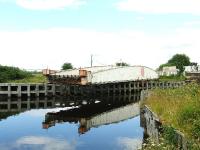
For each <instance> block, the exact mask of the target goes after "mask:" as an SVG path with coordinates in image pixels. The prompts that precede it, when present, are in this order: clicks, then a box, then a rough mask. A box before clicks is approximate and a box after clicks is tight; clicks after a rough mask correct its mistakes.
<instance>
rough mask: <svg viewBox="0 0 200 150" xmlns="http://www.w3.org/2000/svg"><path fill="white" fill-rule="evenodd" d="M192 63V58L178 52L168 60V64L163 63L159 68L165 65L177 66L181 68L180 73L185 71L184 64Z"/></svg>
mask: <svg viewBox="0 0 200 150" xmlns="http://www.w3.org/2000/svg"><path fill="white" fill-rule="evenodd" d="M189 65H191V62H190V58H189V57H188V56H187V55H185V54H176V55H174V56H173V57H172V58H171V59H169V60H168V62H167V63H166V64H162V65H160V67H159V70H162V68H163V67H165V66H176V68H177V69H179V74H181V73H183V71H184V66H189Z"/></svg>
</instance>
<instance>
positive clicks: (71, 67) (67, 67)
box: [62, 62, 73, 70]
mask: <svg viewBox="0 0 200 150" xmlns="http://www.w3.org/2000/svg"><path fill="white" fill-rule="evenodd" d="M68 69H73V66H72V64H71V63H68V62H66V63H64V64H63V65H62V70H68Z"/></svg>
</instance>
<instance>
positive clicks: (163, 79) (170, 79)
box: [159, 75, 186, 81]
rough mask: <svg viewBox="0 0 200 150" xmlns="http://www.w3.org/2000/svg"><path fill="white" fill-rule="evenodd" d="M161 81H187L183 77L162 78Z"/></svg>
mask: <svg viewBox="0 0 200 150" xmlns="http://www.w3.org/2000/svg"><path fill="white" fill-rule="evenodd" d="M159 80H160V81H185V80H186V77H185V76H183V75H171V76H160V77H159Z"/></svg>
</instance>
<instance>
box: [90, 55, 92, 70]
mask: <svg viewBox="0 0 200 150" xmlns="http://www.w3.org/2000/svg"><path fill="white" fill-rule="evenodd" d="M90 64H91V67H92V65H93V55H91V60H90Z"/></svg>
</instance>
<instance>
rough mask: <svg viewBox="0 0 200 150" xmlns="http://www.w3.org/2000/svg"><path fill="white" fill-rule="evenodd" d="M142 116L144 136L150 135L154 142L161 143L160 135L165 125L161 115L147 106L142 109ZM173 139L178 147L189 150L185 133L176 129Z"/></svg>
mask: <svg viewBox="0 0 200 150" xmlns="http://www.w3.org/2000/svg"><path fill="white" fill-rule="evenodd" d="M140 117H141V126H142V127H143V128H144V136H145V137H150V138H151V139H152V140H153V141H154V142H156V143H159V137H160V135H161V134H162V133H163V126H162V122H161V120H160V119H159V117H158V116H157V115H156V114H155V113H154V112H153V111H151V109H150V108H148V107H147V106H144V107H143V108H142V109H141V112H140ZM173 139H174V140H175V141H174V143H176V146H177V148H178V149H180V150H189V148H188V143H187V140H186V138H185V136H184V134H183V133H181V132H179V131H178V130H176V129H174V133H173Z"/></svg>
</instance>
